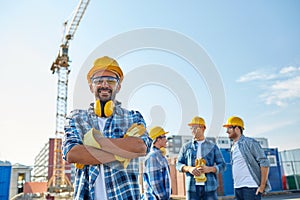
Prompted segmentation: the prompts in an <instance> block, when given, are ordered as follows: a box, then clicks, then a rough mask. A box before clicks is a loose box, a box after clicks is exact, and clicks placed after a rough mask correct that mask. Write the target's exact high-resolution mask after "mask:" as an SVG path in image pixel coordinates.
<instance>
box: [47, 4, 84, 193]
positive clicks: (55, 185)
mask: <svg viewBox="0 0 300 200" xmlns="http://www.w3.org/2000/svg"><path fill="white" fill-rule="evenodd" d="M89 2H90V0H80V1H79V4H78V5H77V7H76V9H75V10H74V12H73V13H74V14H73V17H72V19H71V22H70V23H68V21H67V22H65V23H64V34H63V38H62V43H61V45H60V49H59V51H58V55H57V58H56V59H55V61H54V62H53V64H52V66H51V69H50V70H52V74H54V73H57V74H58V83H57V102H56V131H55V140H54V155H53V173H52V177H51V178H50V179H49V180H48V192H50V193H61V192H71V191H72V190H73V188H72V184H71V182H70V180H69V179H68V177H67V176H66V175H65V162H64V160H63V159H62V150H61V136H62V134H64V122H65V118H66V115H67V96H68V75H69V73H70V69H69V62H70V60H69V56H68V51H69V45H70V40H72V39H73V37H74V34H75V32H76V30H77V28H78V26H79V23H80V21H81V19H82V17H83V15H84V13H85V11H86V8H87V6H88V4H89Z"/></svg>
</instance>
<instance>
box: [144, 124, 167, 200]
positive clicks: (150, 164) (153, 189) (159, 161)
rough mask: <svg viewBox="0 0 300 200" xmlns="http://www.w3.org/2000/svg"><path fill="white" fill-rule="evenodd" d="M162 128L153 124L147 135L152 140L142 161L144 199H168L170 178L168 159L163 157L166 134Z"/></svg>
mask: <svg viewBox="0 0 300 200" xmlns="http://www.w3.org/2000/svg"><path fill="white" fill-rule="evenodd" d="M167 133H168V132H165V131H164V129H163V128H161V127H159V126H155V127H153V128H151V129H150V132H149V136H150V137H151V139H152V140H153V144H152V147H151V150H150V152H149V153H148V155H147V156H146V158H145V161H144V172H143V186H144V194H143V198H142V199H144V200H169V199H170V196H171V178H170V169H169V165H168V161H167V159H166V157H165V154H166V150H165V148H166V146H167V136H166V134H167Z"/></svg>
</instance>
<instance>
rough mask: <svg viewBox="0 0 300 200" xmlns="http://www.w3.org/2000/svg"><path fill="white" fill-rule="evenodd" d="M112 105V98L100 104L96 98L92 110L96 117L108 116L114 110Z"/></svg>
mask: <svg viewBox="0 0 300 200" xmlns="http://www.w3.org/2000/svg"><path fill="white" fill-rule="evenodd" d="M114 106H115V104H114V102H113V101H112V100H109V101H107V102H105V103H104V104H101V102H100V100H96V102H95V104H94V112H95V114H96V115H97V116H98V117H110V116H111V115H112V114H113V112H114ZM102 109H103V110H102ZM102 111H103V112H102Z"/></svg>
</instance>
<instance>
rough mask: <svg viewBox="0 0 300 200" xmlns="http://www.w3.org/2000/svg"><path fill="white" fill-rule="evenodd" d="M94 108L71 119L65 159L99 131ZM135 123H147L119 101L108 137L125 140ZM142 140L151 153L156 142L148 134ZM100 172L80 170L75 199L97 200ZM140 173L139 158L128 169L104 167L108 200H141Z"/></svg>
mask: <svg viewBox="0 0 300 200" xmlns="http://www.w3.org/2000/svg"><path fill="white" fill-rule="evenodd" d="M93 108H94V105H93V103H92V104H91V105H90V107H89V109H88V110H74V111H72V112H71V114H70V116H68V117H67V125H66V126H65V135H64V138H63V144H62V150H63V158H64V159H66V155H67V153H68V152H69V151H70V150H71V149H72V147H74V146H75V145H79V144H83V142H82V138H83V136H84V134H85V133H87V132H88V131H89V130H90V129H91V128H95V129H97V130H99V125H98V117H97V116H96V115H95V113H94V109H93ZM133 123H138V124H144V125H145V127H146V124H145V121H144V119H143V117H142V115H141V114H140V113H139V112H138V111H129V110H126V109H124V108H121V104H120V103H119V102H117V103H116V105H115V109H114V113H113V115H112V116H111V117H109V118H108V119H107V121H106V123H105V127H104V130H103V135H104V136H105V137H107V138H122V137H123V136H124V134H125V133H126V130H127V129H128V128H129V127H130V126H131V125H132V124H133ZM141 138H142V139H143V140H144V142H145V144H146V146H147V152H149V150H150V146H151V143H152V140H151V139H150V138H149V136H148V133H146V134H144V135H142V136H141ZM99 169H100V166H99V165H85V166H84V168H83V169H76V176H75V183H74V199H77V200H87V199H91V200H93V199H94V198H95V197H94V196H95V188H94V185H95V181H96V179H97V177H98V175H99ZM138 174H139V159H138V158H135V159H132V160H131V162H130V163H129V165H128V167H127V168H126V169H124V167H123V165H122V164H121V163H120V162H118V161H114V162H110V163H106V164H104V176H105V185H106V191H107V198H108V199H117V200H123V199H132V200H136V199H140V189H139V184H138Z"/></svg>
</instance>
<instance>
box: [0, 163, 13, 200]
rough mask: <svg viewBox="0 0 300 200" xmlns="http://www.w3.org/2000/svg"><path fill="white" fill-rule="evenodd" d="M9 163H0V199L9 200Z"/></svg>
mask: <svg viewBox="0 0 300 200" xmlns="http://www.w3.org/2000/svg"><path fill="white" fill-rule="evenodd" d="M10 175H11V163H10V162H7V161H5V162H3V161H0V199H1V200H8V199H9V186H10Z"/></svg>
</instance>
